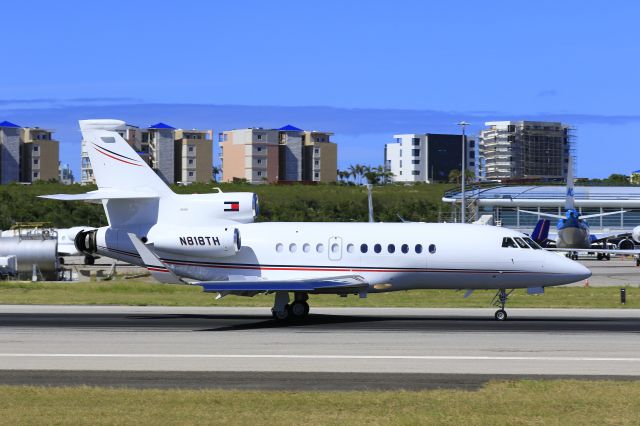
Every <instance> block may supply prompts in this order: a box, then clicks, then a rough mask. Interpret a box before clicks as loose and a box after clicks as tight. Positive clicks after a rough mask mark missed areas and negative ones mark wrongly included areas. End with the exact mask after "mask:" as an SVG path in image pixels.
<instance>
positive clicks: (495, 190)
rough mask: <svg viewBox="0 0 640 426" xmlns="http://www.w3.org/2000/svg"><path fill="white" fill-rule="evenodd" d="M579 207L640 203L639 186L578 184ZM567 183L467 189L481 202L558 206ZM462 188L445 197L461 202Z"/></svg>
mask: <svg viewBox="0 0 640 426" xmlns="http://www.w3.org/2000/svg"><path fill="white" fill-rule="evenodd" d="M574 193H575V203H576V206H578V207H640V186H576V187H575V189H574ZM565 194H566V187H564V186H494V187H489V188H472V189H469V190H467V191H465V197H466V198H468V199H469V200H471V199H476V200H478V204H480V205H493V206H505V207H507V206H511V207H531V206H541V207H555V206H562V205H564V201H565ZM460 197H461V192H460V190H459V189H458V190H453V191H449V192H447V193H446V194H445V195H444V197H443V198H442V201H444V202H448V203H455V202H458V203H459V202H460Z"/></svg>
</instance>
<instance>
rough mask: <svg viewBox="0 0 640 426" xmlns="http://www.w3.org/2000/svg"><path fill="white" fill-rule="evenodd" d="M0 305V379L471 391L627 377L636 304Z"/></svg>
mask: <svg viewBox="0 0 640 426" xmlns="http://www.w3.org/2000/svg"><path fill="white" fill-rule="evenodd" d="M312 312H313V313H312V315H311V316H310V317H309V319H308V321H307V322H305V323H304V324H299V325H297V324H296V325H282V324H280V323H278V322H276V321H274V320H272V319H271V317H270V316H269V315H268V309H264V308H182V307H177V308H176V307H173V308H172V307H105V306H95V307H90V306H0V383H1V384H16V383H21V384H42V385H53V384H56V383H58V384H61V385H62V384H69V385H73V384H88V385H102V386H131V387H187V388H194V387H195V388H199V387H220V388H238V389H317V390H329V389H352V390H353V389H398V388H405V389H428V388H434V387H460V388H468V389H472V388H476V387H478V386H481V385H482V384H483V383H485V382H486V381H487V380H489V379H491V378H505V377H508V378H523V377H525V378H531V377H574V378H589V377H591V378H601V377H608V378H619V377H628V378H633V379H636V378H637V379H640V310H632V309H603V310H578V309H510V310H508V312H509V315H510V316H509V320H508V321H505V322H497V321H495V320H493V310H492V309H397V308H331V309H329V308H323V309H320V308H317V309H313V311H312Z"/></svg>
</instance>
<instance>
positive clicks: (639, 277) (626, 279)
mask: <svg viewBox="0 0 640 426" xmlns="http://www.w3.org/2000/svg"><path fill="white" fill-rule="evenodd" d="M580 263H582V264H583V265H584V266H586V267H587V268H589V269H590V270H591V273H592V274H593V275H592V276H591V278H589V280H588V282H589V285H590V286H591V287H617V286H625V285H629V286H633V287H640V267H638V266H636V262H635V259H633V257H631V256H627V257H624V258H620V257H618V258H612V259H611V260H588V259H581V260H580ZM584 284H585V283H584V281H580V282H577V283H574V284H571V285H572V286H583V285H584Z"/></svg>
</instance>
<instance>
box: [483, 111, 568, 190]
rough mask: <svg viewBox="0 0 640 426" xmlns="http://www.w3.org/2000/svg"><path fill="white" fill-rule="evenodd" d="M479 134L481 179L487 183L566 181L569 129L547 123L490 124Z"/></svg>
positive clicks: (559, 124) (494, 122)
mask: <svg viewBox="0 0 640 426" xmlns="http://www.w3.org/2000/svg"><path fill="white" fill-rule="evenodd" d="M485 126H488V128H487V129H485V130H483V131H481V132H480V156H481V158H482V170H481V176H482V177H483V179H487V180H496V181H503V180H510V179H544V180H565V179H566V177H567V172H568V168H569V157H570V156H571V155H572V150H573V137H572V132H571V127H569V126H568V125H566V124H562V123H559V122H546V121H489V122H486V123H485Z"/></svg>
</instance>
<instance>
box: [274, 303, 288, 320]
mask: <svg viewBox="0 0 640 426" xmlns="http://www.w3.org/2000/svg"><path fill="white" fill-rule="evenodd" d="M271 315H273V317H274V318H275V319H277V320H279V321H285V320H288V319H289V318H290V317H291V308H290V307H289V305H286V306H285V307H284V310H282V311H276V310H275V309H271Z"/></svg>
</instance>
